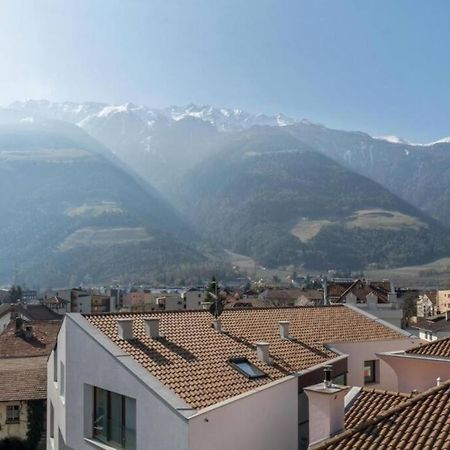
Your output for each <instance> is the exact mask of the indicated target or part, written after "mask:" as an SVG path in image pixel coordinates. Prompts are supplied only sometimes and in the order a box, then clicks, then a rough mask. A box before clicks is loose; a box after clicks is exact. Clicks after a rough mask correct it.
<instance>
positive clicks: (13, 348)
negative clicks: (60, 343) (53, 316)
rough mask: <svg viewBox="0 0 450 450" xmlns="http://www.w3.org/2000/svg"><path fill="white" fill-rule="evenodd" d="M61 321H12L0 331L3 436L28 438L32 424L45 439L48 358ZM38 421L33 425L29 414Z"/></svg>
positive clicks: (0, 429)
mask: <svg viewBox="0 0 450 450" xmlns="http://www.w3.org/2000/svg"><path fill="white" fill-rule="evenodd" d="M60 325H61V322H60V321H56V322H55V321H53V322H50V321H32V322H23V321H22V320H21V319H20V318H18V319H17V320H16V321H11V322H10V323H9V325H8V326H7V327H6V330H5V331H4V332H3V333H2V334H0V440H1V439H4V438H12V437H15V438H20V439H26V438H27V432H28V430H29V428H30V426H34V427H37V429H38V432H39V433H38V436H37V440H39V439H40V434H41V433H42V436H43V437H44V439H45V428H46V421H45V413H46V398H47V358H48V355H49V354H50V352H51V350H52V349H53V347H54V344H55V342H56V336H57V334H58V330H59V327H60ZM30 410H33V411H34V417H35V418H36V421H35V422H34V425H30V423H29V417H28V414H29V412H30Z"/></svg>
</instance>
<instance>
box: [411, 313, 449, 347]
mask: <svg viewBox="0 0 450 450" xmlns="http://www.w3.org/2000/svg"><path fill="white" fill-rule="evenodd" d="M408 327H409V328H408V330H410V331H411V332H412V333H414V334H416V335H417V336H419V337H420V339H424V340H426V341H435V340H437V339H441V338H445V337H447V336H450V312H448V311H447V312H446V313H445V314H439V315H436V316H427V317H415V318H412V319H410V320H409V324H408Z"/></svg>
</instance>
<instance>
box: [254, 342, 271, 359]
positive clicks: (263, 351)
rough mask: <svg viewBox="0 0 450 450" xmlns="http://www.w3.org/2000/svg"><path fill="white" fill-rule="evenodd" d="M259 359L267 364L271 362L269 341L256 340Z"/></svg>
mask: <svg viewBox="0 0 450 450" xmlns="http://www.w3.org/2000/svg"><path fill="white" fill-rule="evenodd" d="M255 345H256V354H257V356H258V359H259V360H260V361H262V362H263V363H266V364H271V363H272V360H271V359H270V356H269V344H268V343H267V342H255Z"/></svg>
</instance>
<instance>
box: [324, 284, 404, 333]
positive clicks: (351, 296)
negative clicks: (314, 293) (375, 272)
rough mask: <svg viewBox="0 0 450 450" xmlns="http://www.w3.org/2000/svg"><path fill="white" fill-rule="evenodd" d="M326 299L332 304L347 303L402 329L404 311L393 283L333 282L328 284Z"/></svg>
mask: <svg viewBox="0 0 450 450" xmlns="http://www.w3.org/2000/svg"><path fill="white" fill-rule="evenodd" d="M326 292H327V294H326V298H327V301H329V302H331V303H345V304H347V305H352V306H354V307H356V308H359V309H361V310H363V311H369V312H370V314H373V315H374V316H376V317H378V318H380V319H383V320H385V321H386V322H388V323H390V324H392V325H394V326H396V327H402V323H403V309H402V305H401V303H400V302H399V301H398V298H397V294H396V292H395V290H394V287H393V285H392V283H391V282H390V281H388V280H385V281H381V282H375V281H369V280H366V279H357V280H354V281H352V282H350V281H348V280H344V281H337V282H336V281H334V282H333V281H332V282H329V283H327V287H326Z"/></svg>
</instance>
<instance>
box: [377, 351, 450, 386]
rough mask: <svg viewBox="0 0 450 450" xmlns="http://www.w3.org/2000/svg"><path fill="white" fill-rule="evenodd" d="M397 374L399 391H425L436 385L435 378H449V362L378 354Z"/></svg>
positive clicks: (443, 379) (442, 379)
mask: <svg viewBox="0 0 450 450" xmlns="http://www.w3.org/2000/svg"><path fill="white" fill-rule="evenodd" d="M380 358H382V359H383V360H384V361H385V363H386V364H389V366H390V367H391V368H392V369H393V370H394V371H395V373H396V374H397V376H398V379H399V383H398V390H399V391H400V392H411V391H413V390H414V389H416V390H417V391H419V392H421V391H425V390H427V389H429V388H431V387H433V386H436V379H437V378H438V377H439V378H440V379H441V381H445V380H448V379H450V362H448V361H439V360H433V359H431V358H430V359H426V358H418V357H411V356H396V355H380Z"/></svg>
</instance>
